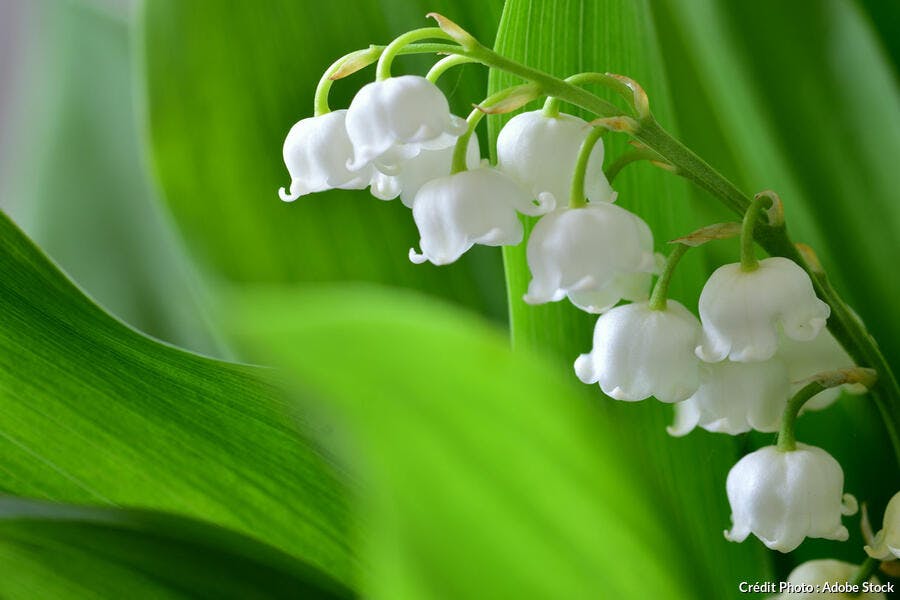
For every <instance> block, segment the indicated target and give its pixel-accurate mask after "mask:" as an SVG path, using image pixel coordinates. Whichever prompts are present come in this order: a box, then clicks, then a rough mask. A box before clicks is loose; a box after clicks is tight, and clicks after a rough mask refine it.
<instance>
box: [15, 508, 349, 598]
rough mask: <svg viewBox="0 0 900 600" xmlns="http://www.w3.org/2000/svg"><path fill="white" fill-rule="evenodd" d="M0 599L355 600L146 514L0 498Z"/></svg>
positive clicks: (225, 538)
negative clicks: (328, 599)
mask: <svg viewBox="0 0 900 600" xmlns="http://www.w3.org/2000/svg"><path fill="white" fill-rule="evenodd" d="M0 595H2V596H3V597H4V598H8V599H10V600H14V599H22V600H26V599H27V600H40V599H44V598H46V599H48V600H51V599H56V598H110V599H113V598H115V599H118V598H148V599H149V598H222V599H227V598H234V599H235V600H237V599H245V598H260V599H261V598H323V599H324V598H351V597H353V595H352V594H351V592H350V591H349V590H348V589H347V588H345V587H343V586H341V585H340V584H338V583H336V582H334V581H333V580H331V579H330V578H328V577H327V576H325V575H323V574H321V573H319V572H317V571H316V570H315V569H313V568H311V567H310V566H309V565H307V564H305V563H303V562H301V561H298V560H297V559H295V558H292V557H291V556H289V555H287V554H284V553H283V552H280V551H278V550H276V549H275V548H272V547H271V546H267V545H265V544H262V543H260V542H258V541H256V540H254V539H253V538H250V537H247V536H243V535H239V534H236V533H233V532H231V531H229V530H227V529H222V528H220V527H215V526H212V525H208V524H206V523H203V522H201V521H194V520H191V519H185V518H183V517H176V516H172V515H168V514H164V513H156V512H149V511H138V510H124V509H109V508H89V507H81V506H72V505H60V504H50V503H45V502H36V501H33V500H25V499H21V498H10V497H7V498H0Z"/></svg>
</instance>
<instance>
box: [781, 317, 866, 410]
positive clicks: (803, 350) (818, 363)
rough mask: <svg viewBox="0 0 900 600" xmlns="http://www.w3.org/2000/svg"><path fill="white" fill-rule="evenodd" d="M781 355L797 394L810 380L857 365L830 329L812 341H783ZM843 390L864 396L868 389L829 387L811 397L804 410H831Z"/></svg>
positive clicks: (860, 387) (856, 386)
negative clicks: (815, 376) (818, 375)
mask: <svg viewBox="0 0 900 600" xmlns="http://www.w3.org/2000/svg"><path fill="white" fill-rule="evenodd" d="M778 356H780V357H781V359H782V360H784V362H785V363H786V364H787V367H788V376H789V377H790V379H791V384H792V389H791V393H796V392H797V391H798V390H799V389H800V388H802V387H803V386H804V385H806V383H808V379H809V378H810V377H812V376H813V375H816V374H817V373H823V372H825V371H835V370H837V369H849V368H851V367H854V366H856V365H855V364H854V363H853V359H852V358H850V355H849V354H847V351H846V350H844V349H843V348H842V347H841V345H840V344H839V343H838V341H837V340H836V339H834V336H833V335H831V332H830V331H828V330H827V329H823V330H822V331H821V332H820V333H819V335H817V336H816V337H815V339H813V340H811V341H808V342H798V341H796V340H792V339H789V338H788V339H782V340H781V346H780V347H779V348H778ZM841 391H844V392H847V393H848V394H864V393H865V392H866V386H864V385H862V384H859V383H856V384H852V383H850V384H844V385H842V386H840V387H834V388H829V389H827V390H824V391H822V392H820V393H818V394H816V395H815V396H813V397H812V398H810V399H809V400H808V401H807V402H806V404H804V405H803V410H822V409H824V408H828V407H829V406H831V405H832V404H833V403H834V401H835V400H837V399H838V396H840V395H841Z"/></svg>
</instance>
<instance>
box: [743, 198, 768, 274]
mask: <svg viewBox="0 0 900 600" xmlns="http://www.w3.org/2000/svg"><path fill="white" fill-rule="evenodd" d="M771 205H772V199H771V198H769V197H768V196H757V197H756V198H754V199H753V201H752V202H751V203H750V206H749V207H748V208H747V212H745V213H744V221H743V224H742V225H741V270H742V271H745V272H749V271H755V270H756V269H758V268H759V261H758V260H756V255H755V254H754V253H753V244H754V239H753V232H754V231H755V230H756V226H757V224H758V223H759V221H760V218H759V217H760V214H762V211H763V210H764V209H766V208H768V207H769V206H771Z"/></svg>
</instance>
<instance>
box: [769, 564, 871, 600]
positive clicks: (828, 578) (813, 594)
mask: <svg viewBox="0 0 900 600" xmlns="http://www.w3.org/2000/svg"><path fill="white" fill-rule="evenodd" d="M858 570H859V566H857V565H852V564H850V563H848V562H843V561H840V560H833V559H824V560H810V561H807V562H805V563H802V564H800V565H797V566H796V567H795V568H794V570H793V571H791V573H790V575H788V578H787V580H786V581H785V587H786V588H787V591H785V592H782V593H781V594H779V595H777V596H774V597H773V600H817V599H821V600H826V599H828V600H851V599H854V598H855V599H859V598H862V599H863V600H887V596H885V595H884V594H883V593H881V592H872V591H867V592H862V593H861V594H859V595H856V596H853V595H851V594H849V593H839V592H832V591H830V590H831V587H830V586H838V585H841V584H847V583H848V582H850V581H852V580H853V578H854V576H855V575H856V572H857V571H858ZM869 581H870V582H872V583H873V584H875V585H880V583H881V582H879V581H878V578H877V577H871V578H869ZM826 585H827V586H829V591H828V592H826V591H825V586H826ZM808 590H812V591H808Z"/></svg>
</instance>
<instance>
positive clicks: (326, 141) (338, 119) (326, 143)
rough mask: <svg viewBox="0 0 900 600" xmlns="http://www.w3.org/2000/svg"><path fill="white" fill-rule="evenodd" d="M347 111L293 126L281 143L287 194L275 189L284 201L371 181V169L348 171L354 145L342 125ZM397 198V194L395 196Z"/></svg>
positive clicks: (365, 165)
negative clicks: (282, 144) (288, 185)
mask: <svg viewBox="0 0 900 600" xmlns="http://www.w3.org/2000/svg"><path fill="white" fill-rule="evenodd" d="M346 114H347V111H346V110H336V111H334V112H330V113H326V114H324V115H320V116H318V117H309V118H306V119H302V120H301V121H299V122H298V123H296V124H295V125H294V126H293V127H291V130H290V131H289V132H288V135H287V138H286V139H285V140H284V164H285V165H286V166H287V169H288V173H290V175H291V186H290V191H286V190H285V189H284V188H281V189H280V190H278V195H279V196H280V197H281V199H282V200H284V201H285V202H291V201H293V200H296V199H297V198H299V197H300V196H303V195H305V194H311V193H313V192H322V191H325V190H330V189H334V188H340V189H345V190H361V189H363V188H365V187H367V186H368V185H369V183H370V182H371V179H372V172H371V167H369V165H368V164H363V165H361V166H360V168H359V169H350V168H348V167H347V162H348V161H349V160H350V159H351V158H352V157H353V145H352V144H351V143H350V138H349V137H347V129H346V127H345V126H344V121H345V117H346ZM395 196H396V194H395Z"/></svg>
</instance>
